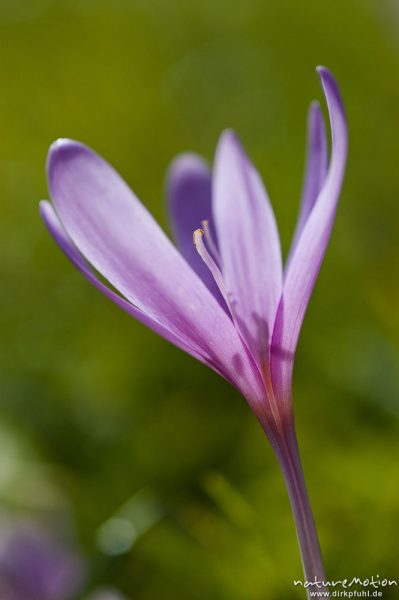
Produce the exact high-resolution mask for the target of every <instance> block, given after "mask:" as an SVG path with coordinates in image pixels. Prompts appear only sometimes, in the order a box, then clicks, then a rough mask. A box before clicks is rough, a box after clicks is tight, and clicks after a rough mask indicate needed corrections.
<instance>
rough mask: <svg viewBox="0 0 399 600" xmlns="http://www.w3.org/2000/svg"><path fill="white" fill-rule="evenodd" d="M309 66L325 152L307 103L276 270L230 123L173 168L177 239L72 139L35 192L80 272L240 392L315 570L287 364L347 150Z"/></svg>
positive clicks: (263, 199)
mask: <svg viewBox="0 0 399 600" xmlns="http://www.w3.org/2000/svg"><path fill="white" fill-rule="evenodd" d="M318 73H319V75H320V78H321V83H322V86H323V90H324V94H325V97H326V100H327V105H328V111H329V117H330V122H331V129H332V151H331V158H330V160H329V157H328V150H327V142H326V133H325V129H324V124H323V117H322V113H321V110H320V107H319V105H318V104H317V103H312V105H311V108H310V113H309V135H308V137H309V139H308V160H307V168H306V175H305V183H304V189H303V195H302V203H301V210H300V214H299V219H298V224H297V228H296V232H295V235H294V239H293V242H292V246H291V249H290V253H289V257H288V260H287V263H286V265H285V267H284V268H283V263H282V257H281V249H280V240H279V235H278V230H277V226H276V222H275V218H274V214H273V210H272V207H271V205H270V202H269V199H268V196H267V193H266V190H265V188H264V186H263V183H262V181H261V178H260V176H259V174H258V172H257V171H256V169H255V167H254V166H253V165H252V163H251V162H250V160H249V158H248V157H247V156H246V154H245V152H244V150H243V148H242V146H241V144H240V142H239V141H238V139H237V137H236V136H235V135H234V134H233V133H232V132H231V131H226V132H224V133H223V134H222V136H221V139H220V141H219V144H218V148H217V151H216V157H215V162H214V167H213V171H212V173H211V171H210V169H209V168H208V166H207V164H206V163H205V162H204V161H203V160H202V159H201V158H199V157H197V156H196V155H194V154H186V155H182V156H180V157H179V158H177V159H176V160H175V162H174V163H173V164H172V166H171V169H170V171H169V176H168V197H169V208H170V214H171V220H172V226H173V230H174V235H175V238H176V242H177V248H176V247H175V246H174V245H173V244H172V243H171V242H170V240H169V239H168V238H167V237H166V235H165V234H164V232H163V231H162V230H161V229H160V227H159V226H158V225H157V223H156V222H155V221H154V219H153V218H152V217H151V215H150V214H149V213H148V212H147V210H146V209H145V207H144V206H143V205H142V204H141V203H140V201H139V200H138V199H137V198H136V196H135V195H134V193H133V192H132V191H131V190H130V189H129V188H128V186H127V185H126V183H125V182H124V181H123V180H122V179H121V178H120V177H119V175H118V174H117V173H116V172H115V171H114V170H113V169H112V167H111V166H110V165H109V164H108V163H106V162H105V161H104V160H103V159H102V158H100V157H99V156H98V155H96V154H95V153H94V152H93V151H91V150H90V149H89V148H87V147H86V146H84V145H82V144H80V143H78V142H74V141H70V140H59V141H57V142H55V143H54V144H53V145H52V146H51V148H50V152H49V157H48V166H47V168H48V182H49V189H50V195H51V198H52V200H53V203H54V207H53V206H52V205H51V204H49V203H48V202H42V203H41V213H42V217H43V219H44V221H45V223H46V225H47V227H48V229H49V231H50V233H51V235H52V236H53V237H54V239H55V241H56V242H57V243H58V245H59V246H60V247H61V249H62V250H63V251H64V253H65V254H66V255H67V256H68V257H69V258H70V260H71V261H72V262H73V263H74V264H75V266H76V267H77V268H78V269H79V270H80V271H81V272H82V273H83V275H85V277H86V278H87V279H89V281H91V283H93V284H94V285H95V286H96V287H97V288H98V289H100V290H101V291H102V292H103V293H104V294H105V295H107V296H108V297H109V298H111V299H112V300H113V301H114V302H115V303H116V304H118V305H119V306H120V307H121V308H123V309H124V310H125V311H127V312H128V313H129V314H131V315H132V316H134V317H135V318H136V319H138V320H139V321H141V322H142V323H144V324H146V325H147V326H148V327H150V328H151V329H153V330H154V331H156V332H157V333H159V334H160V335H162V336H163V337H165V338H166V339H168V340H169V341H171V342H172V343H173V344H175V345H176V346H178V347H180V348H182V349H183V350H185V351H186V352H188V353H189V354H191V355H192V356H194V357H195V358H197V359H198V360H200V361H201V362H203V363H205V364H206V365H208V366H209V367H210V368H212V369H213V370H214V371H216V372H217V373H219V374H220V375H222V376H223V377H224V378H225V379H227V381H229V382H230V383H231V384H232V385H234V386H235V387H236V388H238V390H240V392H241V393H242V394H243V396H244V397H245V398H246V400H247V401H248V403H249V405H250V406H251V408H252V410H253V411H254V413H255V415H256V416H257V418H258V420H259V422H260V423H261V425H262V427H263V428H264V430H265V432H266V434H267V436H268V438H269V440H270V442H271V443H272V446H273V448H274V450H275V452H276V455H277V457H278V459H279V461H280V464H281V466H282V468H283V473H284V476H285V479H286V483H287V486H288V490H289V494H290V498H291V502H292V504H293V508H294V515H295V519H296V525H297V531H298V537H299V539H300V543H301V546H302V555H303V561H304V568H305V572H306V573H307V575H309V576H312V575H315V574H317V575H320V574H322V573H323V568H322V563H321V558H320V553H319V551H318V543H317V536H316V532H315V528H314V524H313V519H312V516H311V512H310V508H309V507H308V500H307V496H306V490H305V487H304V482H303V476H302V471H301V468H300V463H299V456H298V450H297V445H296V438H295V432H294V424H293V413H292V405H291V381H292V369H293V363H294V354H295V350H296V346H297V341H298V336H299V332H300V329H301V325H302V321H303V318H304V315H305V311H306V307H307V304H308V301H309V298H310V296H311V293H312V289H313V286H314V283H315V280H316V277H317V274H318V271H319V269H320V265H321V262H322V260H323V256H324V253H325V250H326V247H327V243H328V240H329V237H330V233H331V229H332V226H333V222H334V217H335V210H336V206H337V202H338V197H339V194H340V190H341V185H342V180H343V176H344V169H345V162H346V153H347V132H346V121H345V115H344V110H343V106H342V102H341V99H340V94H339V91H338V88H337V85H336V83H335V81H334V79H333V77H332V75H331V74H330V73H329V71H328V70H327V69H325V68H324V67H320V68H319V69H318ZM193 235H194V244H193ZM96 272H98V273H99V274H100V275H102V276H103V277H104V278H105V279H106V280H107V281H108V282H109V283H110V284H111V286H112V289H111V287H108V286H106V285H105V284H104V283H103V282H102V281H101V280H100V279H99V278H98V277H97V275H96Z"/></svg>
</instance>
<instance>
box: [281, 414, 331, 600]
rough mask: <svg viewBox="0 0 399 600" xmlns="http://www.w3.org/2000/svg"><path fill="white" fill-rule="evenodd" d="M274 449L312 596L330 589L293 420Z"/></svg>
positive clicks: (308, 590) (308, 591)
mask: <svg viewBox="0 0 399 600" xmlns="http://www.w3.org/2000/svg"><path fill="white" fill-rule="evenodd" d="M275 452H276V455H277V458H278V461H279V463H280V466H281V469H282V471H283V475H284V480H285V484H286V487H287V491H288V496H289V499H290V503H291V508H292V512H293V516H294V521H295V527H296V532H297V537H298V543H299V549H300V552H301V557H302V566H303V571H304V575H305V581H308V582H313V585H311V586H310V587H308V588H307V594H308V598H310V595H309V593H310V591H312V592H315V591H318V590H322V591H323V592H328V588H327V585H325V584H324V583H323V582H326V581H327V580H326V576H325V573H324V566H323V559H322V556H321V550H320V545H319V539H318V536H317V531H316V525H315V522H314V518H313V514H312V509H311V506H310V502H309V497H308V494H307V491H306V485H305V479H304V476H303V471H302V465H301V461H300V457H299V449H298V442H297V438H296V433H295V427H294V424H293V423H292V424H291V425H290V427H289V430H288V435H287V436H285V437H284V439H283V440H282V441H280V443H279V444H278V445H277V447H275ZM316 582H318V583H316Z"/></svg>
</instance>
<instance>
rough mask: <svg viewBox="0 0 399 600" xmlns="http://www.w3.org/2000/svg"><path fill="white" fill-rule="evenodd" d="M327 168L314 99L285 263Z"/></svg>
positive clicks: (324, 139) (321, 124) (320, 118)
mask: <svg viewBox="0 0 399 600" xmlns="http://www.w3.org/2000/svg"><path fill="white" fill-rule="evenodd" d="M327 168H328V147H327V137H326V127H325V124H324V119H323V114H322V112H321V109H320V105H319V103H318V102H316V101H314V102H312V104H311V105H310V109H309V116H308V142H307V164H306V173H305V179H304V185H303V192H302V199H301V207H300V211H299V216H298V221H297V225H296V229H295V234H294V237H293V240H292V244H291V250H290V253H289V257H288V260H287V264H288V263H289V262H290V259H291V257H292V255H293V253H294V251H295V247H296V245H297V243H298V240H299V238H300V235H301V233H302V230H303V228H304V225H305V223H306V221H307V219H308V216H309V214H310V212H311V210H312V208H313V206H314V204H315V202H316V200H317V197H318V195H319V192H320V190H321V188H322V186H323V183H324V181H325V178H326V176H327Z"/></svg>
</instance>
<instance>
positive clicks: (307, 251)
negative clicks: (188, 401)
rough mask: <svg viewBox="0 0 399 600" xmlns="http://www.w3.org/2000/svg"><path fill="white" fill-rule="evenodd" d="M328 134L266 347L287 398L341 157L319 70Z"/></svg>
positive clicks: (332, 100)
mask: <svg viewBox="0 0 399 600" xmlns="http://www.w3.org/2000/svg"><path fill="white" fill-rule="evenodd" d="M318 72H319V75H320V78H321V83H322V86H323V90H324V94H325V96H326V100H327V106H328V111H329V116H330V122H331V129H332V157H331V162H330V166H329V170H328V175H327V178H326V180H325V183H324V185H323V188H322V190H321V192H320V194H319V196H318V198H317V200H316V202H315V204H314V207H313V209H312V211H311V213H310V215H309V216H308V219H307V221H306V224H305V226H304V228H303V231H302V234H301V236H300V238H299V240H298V243H297V246H296V248H295V252H294V254H293V256H292V259H291V261H290V263H289V265H288V269H287V272H286V275H285V282H284V291H283V295H282V299H281V302H280V305H279V309H278V313H277V318H276V324H275V328H274V333H273V344H272V377H273V386H274V387H275V389H276V390H278V391H279V393H280V394H282V395H283V396H284V397H286V398H288V396H289V395H290V386H291V376H292V365H293V355H294V352H295V349H296V345H297V341H298V337H299V332H300V329H301V326H302V321H303V319H304V315H305V311H306V307H307V305H308V302H309V299H310V296H311V293H312V290H313V286H314V284H315V281H316V278H317V275H318V272H319V269H320V266H321V263H322V260H323V257H324V254H325V251H326V248H327V244H328V240H329V238H330V233H331V229H332V226H333V223H334V217H335V211H336V207H337V203H338V198H339V194H340V192H341V187H342V182H343V178H344V172H345V164H346V156H347V126H346V118H345V112H344V108H343V104H342V100H341V97H340V93H339V90H338V87H337V84H336V82H335V80H334V78H333V76H332V75H331V73H330V72H329V71H328V70H327V69H326V68H324V67H319V69H318Z"/></svg>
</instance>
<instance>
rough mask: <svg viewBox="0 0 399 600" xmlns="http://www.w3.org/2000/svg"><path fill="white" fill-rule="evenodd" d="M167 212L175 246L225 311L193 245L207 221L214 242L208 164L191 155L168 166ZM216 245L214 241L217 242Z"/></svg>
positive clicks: (214, 234) (210, 180)
mask: <svg viewBox="0 0 399 600" xmlns="http://www.w3.org/2000/svg"><path fill="white" fill-rule="evenodd" d="M166 191H167V200H168V209H169V215H170V220H171V225H172V231H173V234H174V237H175V240H176V243H177V247H178V248H179V250H180V252H181V253H182V255H183V256H184V258H185V259H186V261H187V262H188V264H189V265H190V266H191V267H192V268H193V269H194V271H195V272H196V273H197V275H198V276H199V277H200V278H201V279H202V281H203V282H204V283H205V285H206V286H207V287H208V289H209V290H210V291H211V292H212V294H213V295H214V296H215V298H217V300H218V301H219V303H220V304H221V305H222V306H223V308H225V303H224V302H223V300H222V298H221V295H220V292H219V289H218V287H217V285H216V284H215V281H214V279H213V277H212V275H211V273H210V272H209V270H208V268H207V267H206V265H205V264H204V262H203V261H202V260H201V258H200V257H199V256H198V253H197V251H196V249H195V247H194V244H193V232H194V231H195V230H196V229H198V228H199V227H200V226H201V223H202V222H203V221H207V222H208V227H209V233H210V235H211V236H212V238H213V239H214V240H216V233H215V228H214V225H213V218H212V205H211V203H212V174H211V171H210V169H209V166H208V165H207V163H206V162H205V161H204V160H203V159H202V158H201V157H200V156H198V155H196V154H194V153H185V154H181V155H180V156H178V157H177V158H176V159H175V160H174V161H173V163H172V164H171V166H170V168H169V171H168V175H167V183H166ZM216 244H217V241H216Z"/></svg>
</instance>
